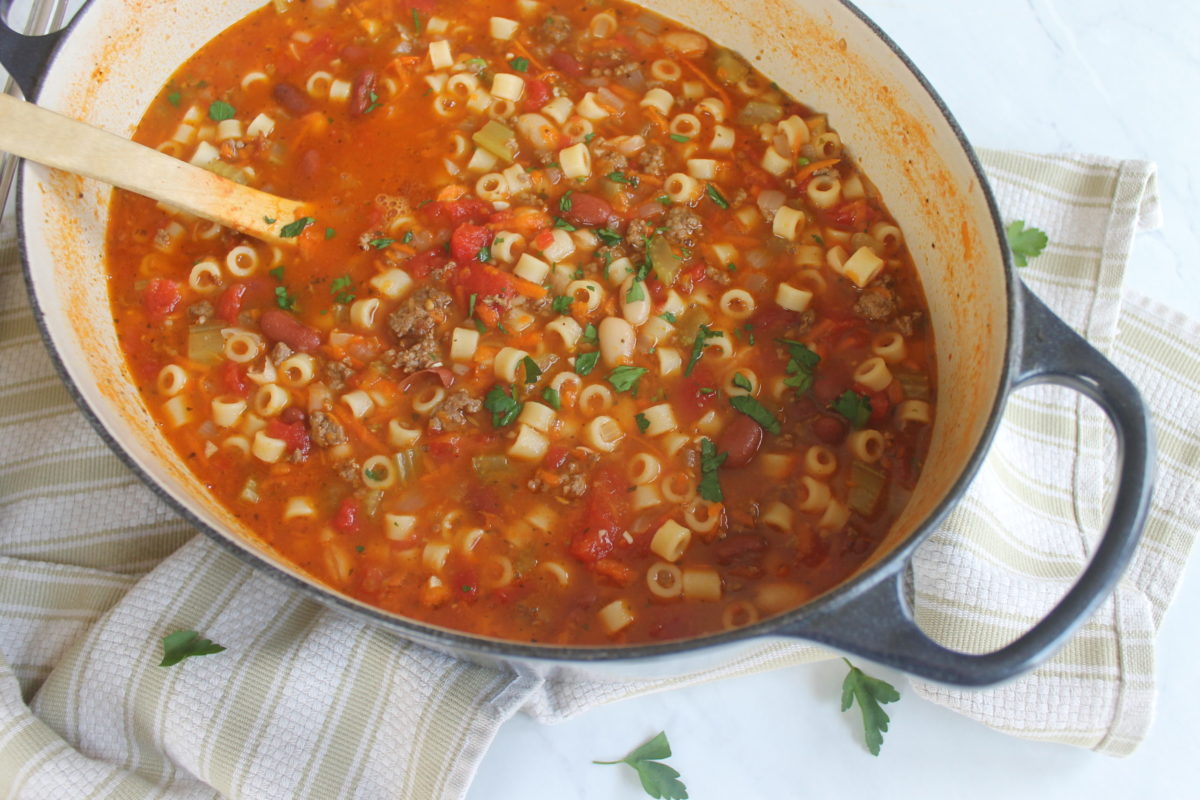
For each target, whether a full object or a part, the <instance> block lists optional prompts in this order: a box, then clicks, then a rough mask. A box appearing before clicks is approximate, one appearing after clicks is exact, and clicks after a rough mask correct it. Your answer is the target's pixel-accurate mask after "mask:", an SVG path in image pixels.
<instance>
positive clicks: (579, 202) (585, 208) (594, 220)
mask: <svg viewBox="0 0 1200 800" xmlns="http://www.w3.org/2000/svg"><path fill="white" fill-rule="evenodd" d="M563 216H565V217H566V218H567V219H568V220H570V221H571V222H573V223H575V224H576V225H586V226H588V227H598V226H600V225H607V224H608V221H609V220H610V219H612V218H613V217H614V216H615V214H614V213H613V207H612V206H610V205H609V204H608V201H607V200H605V199H604V198H603V197H596V195H594V194H587V193H585V192H572V193H571V210H570V211H564V212H563Z"/></svg>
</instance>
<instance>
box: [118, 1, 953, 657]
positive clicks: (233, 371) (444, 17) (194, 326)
mask: <svg viewBox="0 0 1200 800" xmlns="http://www.w3.org/2000/svg"><path fill="white" fill-rule="evenodd" d="M426 6H427V4H423V3H412V2H406V0H353V2H350V0H323V1H322V2H309V3H282V2H276V3H273V4H271V5H268V6H267V7H266V8H264V9H262V10H260V11H258V12H256V13H254V14H252V15H251V16H250V17H248V18H247V19H246V20H245V21H243V22H241V23H240V24H238V25H235V26H234V27H232V28H231V29H229V30H228V31H227V32H225V33H223V34H222V35H221V36H220V37H219V38H218V39H216V40H214V41H213V42H212V43H210V44H209V45H208V46H206V47H205V48H204V49H203V50H202V51H201V52H200V53H199V54H197V55H196V56H195V57H194V58H193V59H192V60H191V61H190V62H188V63H187V65H186V66H184V67H183V68H181V70H180V71H179V72H178V73H177V74H176V75H175V76H174V77H173V78H172V79H171V81H170V82H169V83H168V84H167V86H165V87H164V88H163V90H162V91H161V93H160V94H159V95H158V97H157V98H156V99H155V100H154V102H153V104H152V105H151V107H150V109H149V110H148V111H147V112H146V114H145V116H144V118H143V120H142V122H141V125H140V126H139V128H138V129H137V132H136V138H137V139H138V140H139V141H141V142H144V143H145V144H148V145H150V146H153V147H157V148H158V149H159V150H160V151H162V152H164V153H167V154H169V155H171V156H173V157H175V158H179V159H183V160H187V161H191V162H192V163H194V164H198V165H201V166H204V167H205V168H207V169H210V170H212V171H214V172H216V173H218V174H220V175H222V176H224V177H227V178H230V179H233V180H237V181H240V182H242V183H246V184H248V185H251V186H257V187H260V188H264V189H267V190H269V191H273V192H276V193H279V194H283V195H288V196H292V197H296V198H298V199H301V200H305V201H309V202H311V204H312V211H311V212H310V216H306V217H303V218H300V219H280V220H267V223H268V224H270V225H275V226H277V231H278V233H279V234H280V236H281V237H282V238H283V239H284V240H290V242H291V243H292V244H293V245H294V246H286V245H283V246H274V247H272V246H268V245H265V244H263V243H261V242H258V241H254V240H251V239H249V238H247V237H245V236H242V235H239V234H238V233H236V232H234V231H231V230H225V229H222V228H221V227H220V226H216V225H213V224H212V223H208V222H204V221H198V220H196V219H195V218H192V217H189V216H187V215H184V214H179V213H177V212H175V211H174V210H172V209H170V208H167V207H164V206H160V205H156V204H155V203H153V202H152V201H150V200H146V199H144V198H140V197H136V196H132V195H129V194H126V193H123V192H117V194H116V195H115V199H114V201H113V208H112V215H111V223H110V228H109V232H108V256H107V258H108V266H109V270H110V273H111V278H112V280H111V282H110V286H111V291H112V302H113V310H114V315H115V317H116V318H117V325H118V329H119V331H120V334H121V341H122V345H123V346H124V348H125V352H126V356H127V358H128V362H129V367H130V374H131V375H132V376H133V377H134V379H135V380H136V381H137V382H138V384H139V388H140V390H141V392H142V396H143V397H144V399H145V401H146V404H147V407H148V408H149V410H150V412H151V413H152V414H153V415H154V416H155V418H156V419H157V420H158V422H159V425H160V427H161V429H162V432H163V436H164V437H166V438H167V439H168V440H169V441H170V442H171V443H172V444H173V446H174V447H175V448H176V449H177V451H178V452H179V454H180V458H181V460H182V461H184V462H185V463H186V464H187V465H188V466H189V468H191V469H192V470H194V471H195V473H196V474H197V476H198V477H199V479H200V480H201V481H203V482H204V483H206V484H207V485H208V486H210V487H211V489H212V491H213V492H214V493H215V495H216V496H217V497H218V498H219V499H220V500H221V501H222V502H223V503H224V504H225V505H226V506H227V507H228V509H229V510H230V512H231V513H232V514H233V515H235V516H236V517H238V518H240V519H241V520H242V521H243V522H244V523H245V524H246V525H247V526H248V527H249V528H250V529H251V530H253V532H254V533H255V534H256V535H257V536H258V537H260V538H261V539H262V540H263V541H264V542H265V543H266V544H267V545H268V546H270V547H272V548H274V549H275V550H276V551H278V552H279V553H280V554H281V555H282V556H283V557H284V558H286V559H289V560H290V561H291V562H293V563H294V564H295V565H297V567H298V568H299V569H302V570H305V571H307V572H309V573H310V574H312V575H313V576H314V577H315V578H317V579H318V580H321V581H324V582H325V583H327V584H329V585H331V586H332V587H334V588H335V589H337V590H338V591H341V592H344V593H346V594H349V595H352V596H354V597H357V598H360V599H362V600H364V601H366V602H368V603H372V604H374V605H376V606H378V607H380V608H382V609H385V610H387V611H391V612H395V613H398V614H403V615H407V616H410V617H414V618H418V619H421V620H426V621H428V622H431V623H434V624H437V625H442V626H447V627H451V628H456V629H460V630H463V631H468V632H473V633H477V634H482V635H487V636H495V637H501V638H508V639H515V640H522V641H537V642H546V643H558V644H568V645H569V644H598V643H607V642H612V641H616V642H646V641H653V640H661V639H671V638H678V637H687V636H694V635H699V634H702V633H706V632H712V631H718V630H721V629H724V628H729V627H737V626H742V625H748V624H752V623H754V622H756V621H757V620H759V619H761V618H763V617H766V616H769V615H771V614H775V613H778V612H780V611H784V610H787V609H789V608H792V607H794V606H795V605H797V604H799V603H803V602H805V601H806V600H808V599H809V598H812V597H813V596H815V595H817V594H819V593H821V592H823V591H825V590H827V589H829V588H831V587H833V586H835V585H837V584H838V583H839V582H840V581H841V580H843V579H845V578H846V577H847V576H848V575H849V574H851V573H852V572H853V571H854V570H855V569H856V568H857V567H858V566H859V565H861V564H862V563H863V561H864V560H865V559H866V558H867V557H868V556H869V555H870V553H871V552H872V551H873V550H874V549H875V548H876V547H877V546H878V545H879V543H880V542H881V541H882V540H883V538H884V537H885V536H886V535H887V532H888V530H889V527H890V526H891V525H892V523H893V521H894V520H895V519H896V516H897V514H898V513H899V511H900V510H901V508H902V507H903V505H904V503H905V502H906V501H907V499H908V496H909V494H910V492H911V491H912V489H913V487H914V486H915V484H916V481H917V480H918V476H919V474H920V470H921V465H922V461H923V459H924V457H925V453H926V448H927V443H928V439H929V436H930V431H931V428H932V424H933V422H934V419H935V415H936V412H937V403H936V400H937V398H936V391H935V386H936V381H935V375H934V372H933V366H932V365H933V360H934V359H933V355H934V354H933V342H932V335H931V331H930V327H929V326H928V324H927V310H926V308H925V303H924V299H923V295H922V292H921V287H920V284H919V281H918V279H917V275H916V272H915V270H914V268H913V264H912V261H911V258H910V256H909V254H908V252H907V250H906V249H905V244H904V242H905V240H904V235H903V233H902V232H901V228H900V227H899V225H897V223H896V221H895V220H894V219H892V218H891V217H890V216H889V215H888V213H887V211H886V208H885V206H884V204H883V202H882V200H881V198H880V197H879V196H878V193H877V192H876V190H875V188H874V186H873V184H871V182H870V181H869V180H867V179H866V177H865V176H863V175H862V174H861V173H860V172H859V171H858V168H857V167H856V165H855V164H854V162H853V161H852V160H850V158H849V157H848V153H852V152H853V150H852V148H853V141H854V132H853V131H842V132H841V133H844V134H846V144H843V140H842V137H841V136H840V135H839V133H838V132H836V131H835V130H833V128H831V126H830V121H829V120H827V119H826V117H825V116H824V115H822V114H820V113H817V112H814V111H813V110H812V109H810V108H808V107H807V106H805V105H802V103H801V102H800V101H797V100H796V99H794V98H792V97H790V96H788V95H787V94H785V93H784V92H783V90H781V89H780V88H779V87H777V86H776V85H775V84H774V83H772V82H771V81H770V79H769V77H766V76H762V75H759V74H758V73H756V72H755V71H754V70H753V69H752V68H751V67H750V66H749V64H748V63H747V62H746V61H745V60H744V59H742V58H741V57H740V56H738V55H737V54H735V53H732V52H730V51H728V50H725V49H722V48H721V47H719V46H717V45H716V44H714V43H711V42H708V41H707V40H706V39H704V38H703V37H700V36H697V35H695V34H692V33H689V32H686V31H681V30H679V29H678V28H677V27H676V26H674V25H672V24H671V23H669V22H667V21H665V20H660V19H657V18H655V17H653V16H652V15H649V14H647V13H646V12H644V11H642V10H641V9H637V8H634V7H632V6H628V5H625V4H623V3H621V2H608V1H607V0H602V1H601V2H598V3H595V2H589V3H576V4H572V5H561V4H546V3H534V2H529V1H528V0H492V2H486V3H485V2H483V0H464V2H461V3H454V4H440V5H439V6H438V8H439V11H438V14H437V15H436V16H431V15H430V14H429V13H428V12H425V11H423V10H422V9H423V8H425V7H426ZM802 100H803V98H801V101H802Z"/></svg>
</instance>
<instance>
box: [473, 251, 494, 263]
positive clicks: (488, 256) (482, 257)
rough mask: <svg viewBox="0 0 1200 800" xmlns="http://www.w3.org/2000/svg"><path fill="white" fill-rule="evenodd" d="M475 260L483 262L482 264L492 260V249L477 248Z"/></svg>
mask: <svg viewBox="0 0 1200 800" xmlns="http://www.w3.org/2000/svg"><path fill="white" fill-rule="evenodd" d="M475 260H476V261H480V262H483V263H484V264H486V263H487V262H489V261H491V260H492V248H490V247H481V248H479V252H478V253H476V254H475Z"/></svg>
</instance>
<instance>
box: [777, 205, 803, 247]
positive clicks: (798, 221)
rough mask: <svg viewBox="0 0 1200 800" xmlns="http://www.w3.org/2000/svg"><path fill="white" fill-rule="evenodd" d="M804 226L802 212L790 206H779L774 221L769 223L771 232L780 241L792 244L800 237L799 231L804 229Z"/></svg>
mask: <svg viewBox="0 0 1200 800" xmlns="http://www.w3.org/2000/svg"><path fill="white" fill-rule="evenodd" d="M804 224H805V218H804V212H803V211H800V210H799V209H795V208H791V207H790V206H780V208H779V209H778V210H777V211H776V212H775V219H774V220H773V221H772V222H771V232H772V233H773V234H775V235H776V236H778V237H779V238H780V239H787V240H788V241H789V242H794V241H796V237H797V236H799V235H800V231H801V230H803V229H804Z"/></svg>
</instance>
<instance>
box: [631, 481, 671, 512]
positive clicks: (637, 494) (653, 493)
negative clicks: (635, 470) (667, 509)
mask: <svg viewBox="0 0 1200 800" xmlns="http://www.w3.org/2000/svg"><path fill="white" fill-rule="evenodd" d="M662 504H663V496H662V492H660V491H659V489H658V484H655V483H645V484H641V485H640V486H634V488H633V491H632V492H630V494H629V508H630V510H631V511H645V510H646V509H648V508H657V507H658V506H661V505H662Z"/></svg>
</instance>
